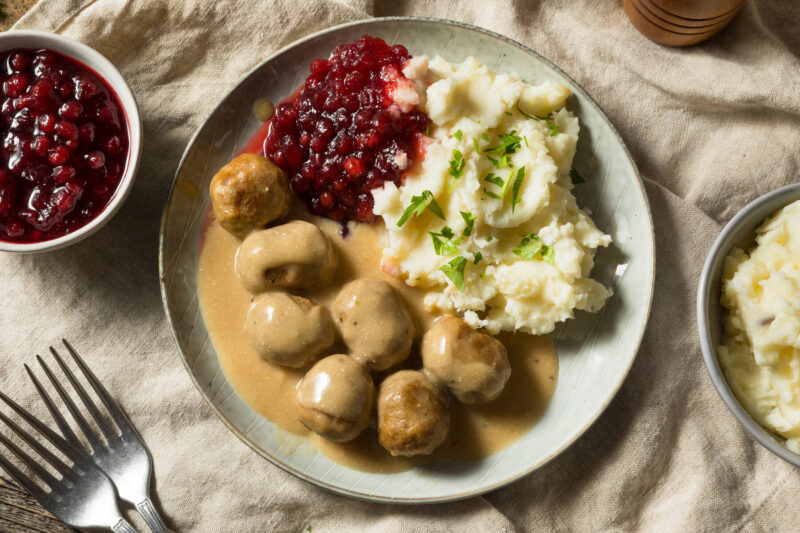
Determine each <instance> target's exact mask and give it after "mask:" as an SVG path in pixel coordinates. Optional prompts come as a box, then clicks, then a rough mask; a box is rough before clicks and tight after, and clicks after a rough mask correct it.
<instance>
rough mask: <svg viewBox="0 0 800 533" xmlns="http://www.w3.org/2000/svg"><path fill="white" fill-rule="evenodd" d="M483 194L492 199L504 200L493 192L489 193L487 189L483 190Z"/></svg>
mask: <svg viewBox="0 0 800 533" xmlns="http://www.w3.org/2000/svg"><path fill="white" fill-rule="evenodd" d="M483 192H485V193H486V196H489V197H490V198H494V199H495V200H502V199H503V197H502V196H500V195H499V194H497V193H493V192H492V191H487V190H486V188H485V187H484V189H483Z"/></svg>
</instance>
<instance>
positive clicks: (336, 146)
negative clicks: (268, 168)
mask: <svg viewBox="0 0 800 533" xmlns="http://www.w3.org/2000/svg"><path fill="white" fill-rule="evenodd" d="M410 57H411V56H410V55H409V53H408V50H406V48H405V47H404V46H400V45H396V46H389V45H388V44H386V42H384V41H383V40H382V39H377V38H374V37H370V36H368V35H365V36H363V37H361V38H360V39H359V40H357V41H356V42H355V43H352V44H342V45H339V46H338V47H337V48H336V50H334V52H333V54H332V55H331V57H330V59H316V60H314V61H313V62H312V63H311V75H310V76H309V77H308V78H307V79H306V81H305V83H304V84H303V86H302V87H301V88H300V90H299V93H298V94H297V95H296V96H295V97H294V98H293V99H292V98H290V99H289V100H288V101H285V102H283V103H281V104H280V105H279V106H278V107H277V108H276V110H275V116H274V118H273V119H272V122H271V124H270V128H269V134H268V136H267V138H266V141H265V143H264V153H265V154H266V155H267V157H269V158H270V159H271V160H272V161H273V162H274V163H275V164H276V165H278V166H279V167H281V168H282V169H283V170H284V171H285V172H286V174H287V176H289V183H290V184H291V186H292V189H293V190H294V192H295V193H296V194H297V195H298V196H299V197H300V198H302V199H303V200H304V201H305V203H306V205H307V206H308V208H309V210H310V211H311V212H312V213H314V214H316V215H321V216H325V217H328V218H331V219H333V220H337V221H340V222H342V223H345V222H347V221H348V220H358V221H362V222H374V221H375V220H376V218H377V217H376V216H375V215H374V214H373V213H372V207H373V200H372V195H371V194H370V191H371V190H372V189H376V188H378V187H381V186H383V184H384V183H385V182H387V181H391V182H393V183H395V184H397V185H400V180H401V175H402V172H403V169H404V168H405V167H406V165H405V164H404V165H403V166H402V168H401V166H400V165H399V164H398V158H397V156H398V155H399V156H400V158H399V160H400V161H404V159H405V160H406V161H407V164H408V165H410V164H411V163H412V162H413V158H414V157H415V156H416V154H417V151H418V150H417V148H416V146H417V143H416V139H417V137H419V136H420V135H421V133H422V132H424V131H425V129H426V128H427V127H428V124H429V121H428V116H427V115H425V114H424V113H422V112H420V111H416V110H414V109H411V110H410V111H403V110H401V108H400V107H399V106H398V105H397V103H396V102H395V100H394V98H393V93H394V90H395V89H396V88H397V86H398V83H404V84H410V81H409V80H407V79H406V78H405V76H403V73H402V68H403V64H404V63H405V62H406V61H407V60H408V59H409V58H410ZM407 107H408V106H406V108H407ZM403 154H405V158H404V157H403Z"/></svg>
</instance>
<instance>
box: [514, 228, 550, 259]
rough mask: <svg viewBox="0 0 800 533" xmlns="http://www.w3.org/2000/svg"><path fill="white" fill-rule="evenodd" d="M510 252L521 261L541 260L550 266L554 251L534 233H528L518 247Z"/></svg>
mask: <svg viewBox="0 0 800 533" xmlns="http://www.w3.org/2000/svg"><path fill="white" fill-rule="evenodd" d="M511 252H512V253H513V254H514V255H516V256H518V257H521V258H523V259H528V260H534V259H542V260H544V261H547V262H548V263H550V264H551V265H552V264H553V262H554V260H555V251H554V250H553V247H552V246H547V245H546V244H545V243H544V242H543V241H542V239H541V238H540V237H539V236H538V235H536V234H535V233H530V234H528V235H526V236H524V237H523V238H522V241H521V242H520V243H519V246H517V247H516V248H514V249H513V250H511Z"/></svg>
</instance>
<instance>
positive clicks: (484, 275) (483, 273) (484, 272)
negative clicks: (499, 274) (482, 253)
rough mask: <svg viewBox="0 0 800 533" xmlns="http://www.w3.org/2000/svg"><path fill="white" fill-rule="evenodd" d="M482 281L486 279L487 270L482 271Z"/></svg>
mask: <svg viewBox="0 0 800 533" xmlns="http://www.w3.org/2000/svg"><path fill="white" fill-rule="evenodd" d="M481 279H486V269H485V268H484V269H483V270H482V271H481Z"/></svg>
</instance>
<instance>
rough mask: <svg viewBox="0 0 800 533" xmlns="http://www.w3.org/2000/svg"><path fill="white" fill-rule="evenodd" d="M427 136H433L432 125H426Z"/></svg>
mask: <svg viewBox="0 0 800 533" xmlns="http://www.w3.org/2000/svg"><path fill="white" fill-rule="evenodd" d="M425 136H426V137H430V136H431V125H430V124H426V125H425Z"/></svg>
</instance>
